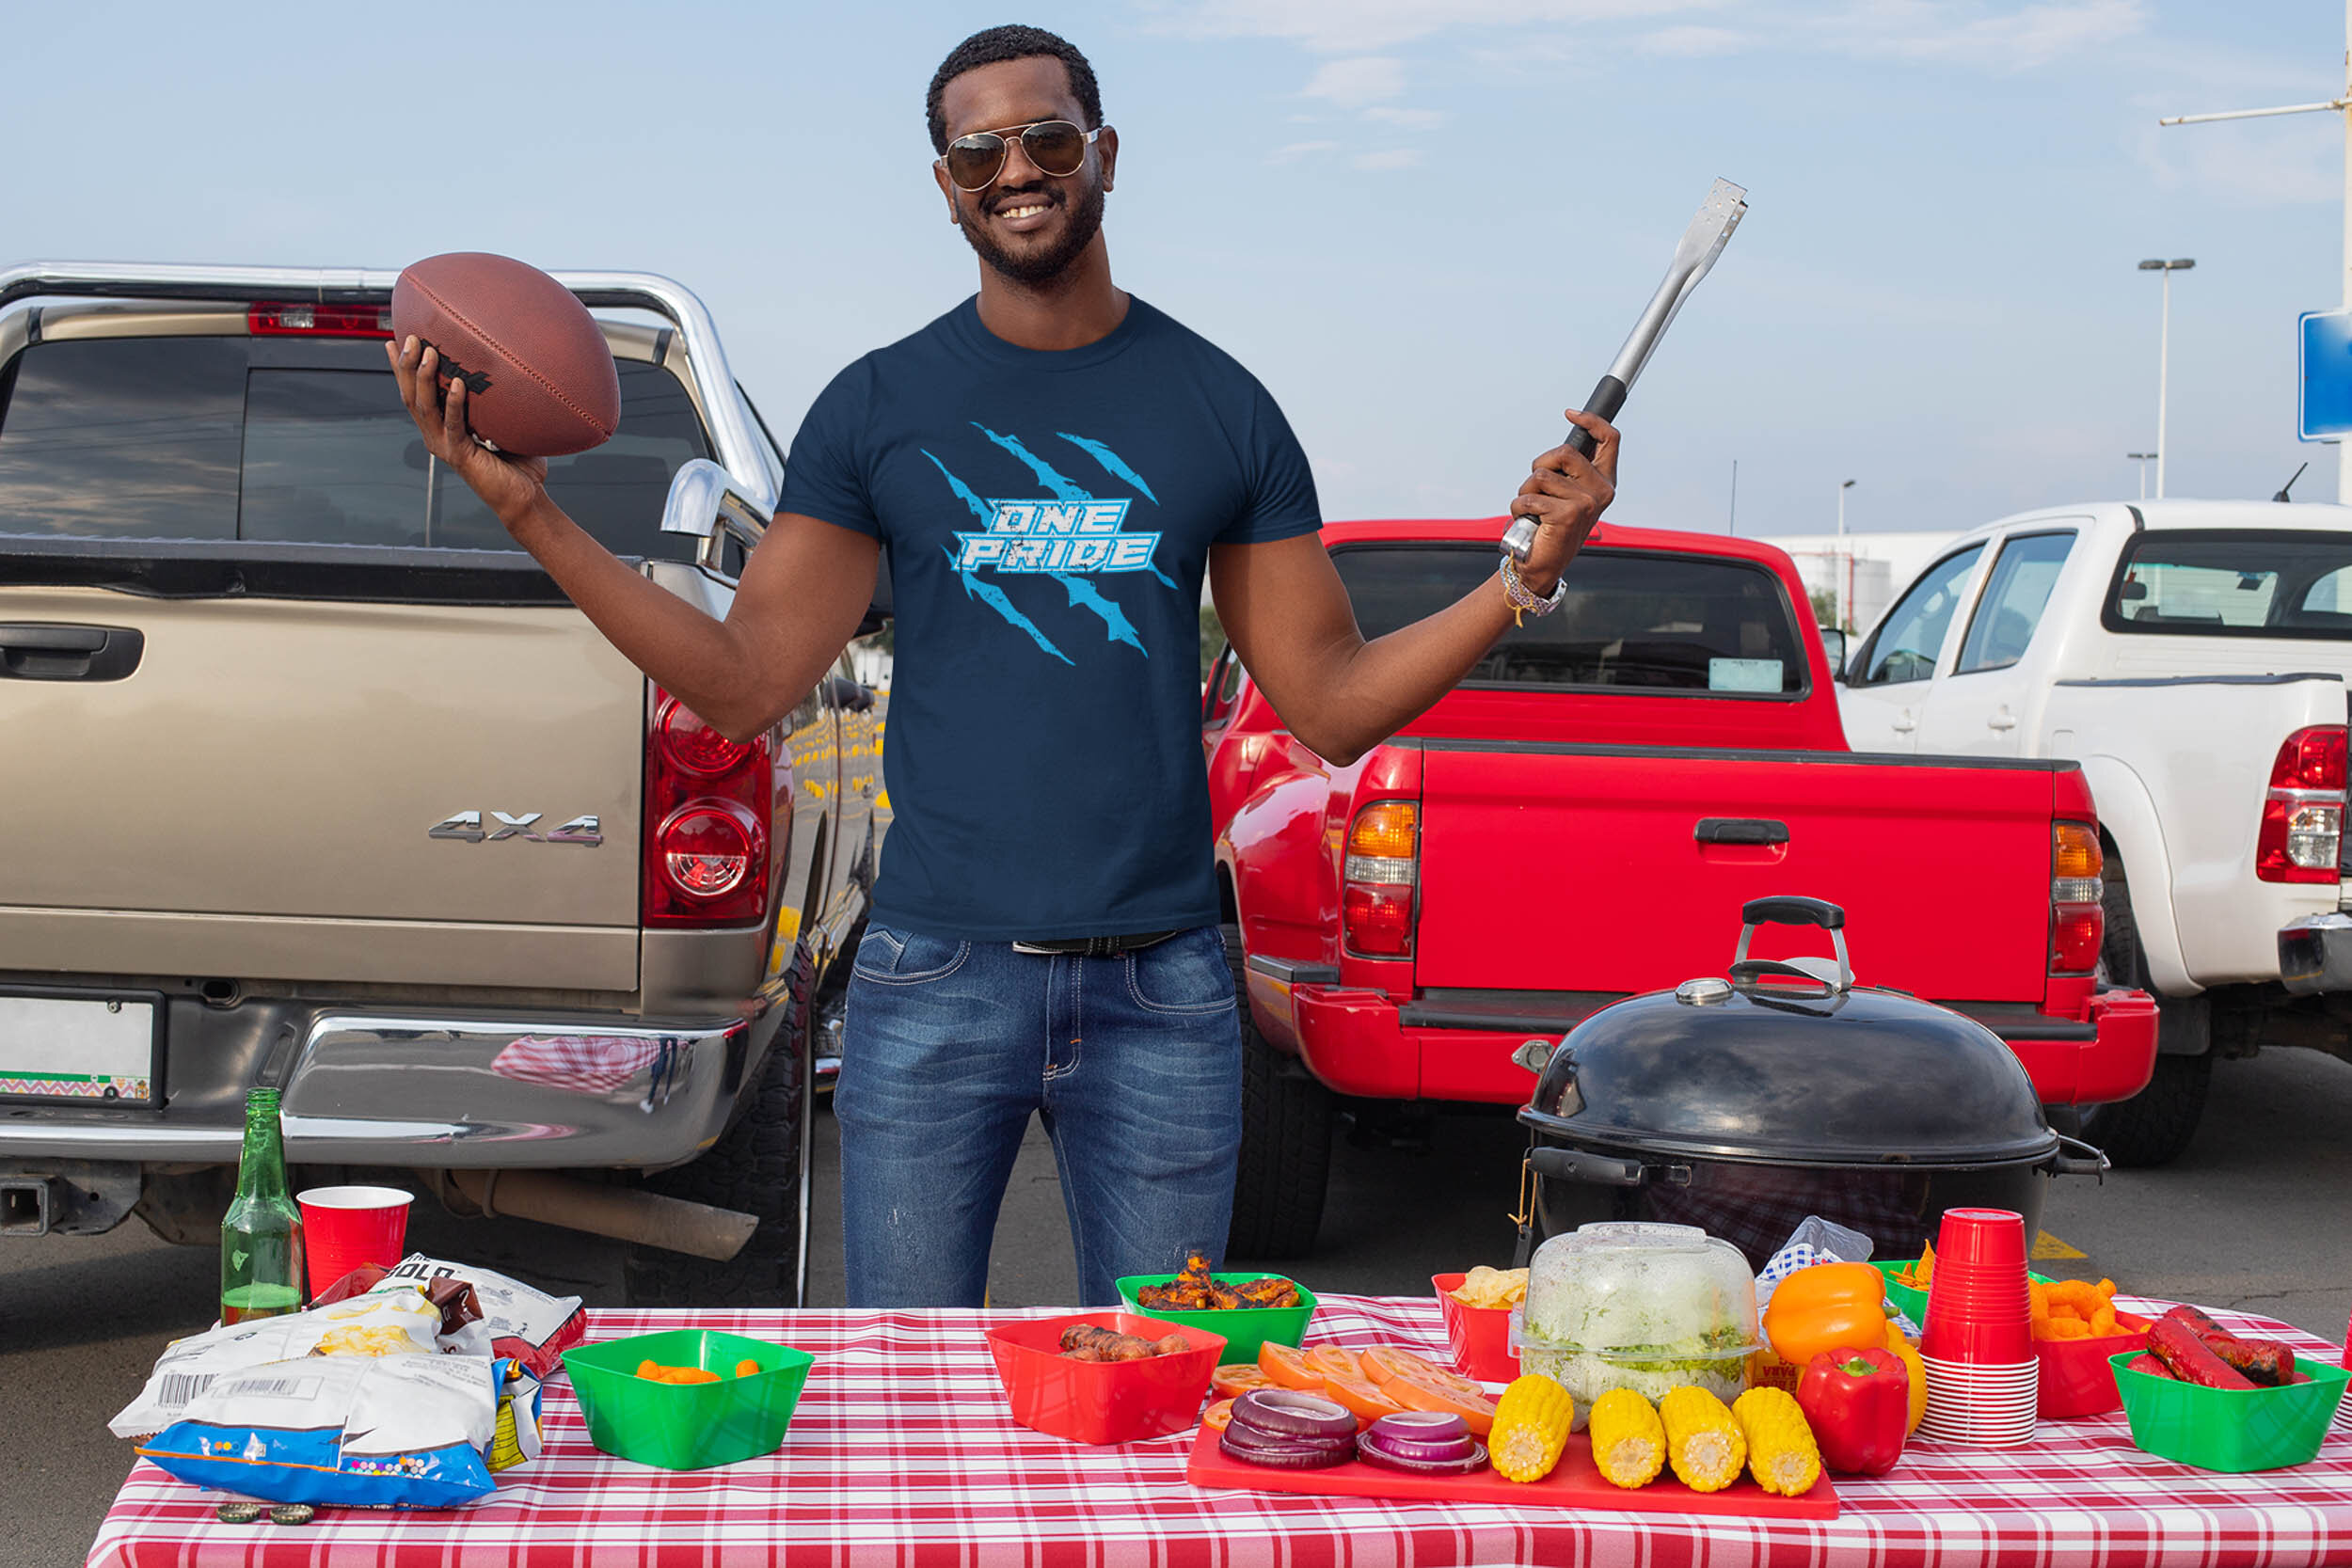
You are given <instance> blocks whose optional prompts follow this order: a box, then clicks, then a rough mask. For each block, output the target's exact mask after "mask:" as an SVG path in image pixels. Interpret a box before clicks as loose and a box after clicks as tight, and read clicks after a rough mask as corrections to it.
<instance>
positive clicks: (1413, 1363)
mask: <svg viewBox="0 0 2352 1568" xmlns="http://www.w3.org/2000/svg"><path fill="white" fill-rule="evenodd" d="M1357 1360H1358V1361H1359V1363H1360V1364H1361V1366H1362V1368H1363V1370H1362V1372H1361V1373H1360V1374H1359V1375H1361V1376H1364V1377H1368V1378H1370V1379H1372V1381H1373V1382H1375V1383H1377V1384H1381V1385H1383V1386H1386V1385H1387V1383H1388V1382H1389V1380H1390V1379H1391V1378H1399V1377H1418V1378H1422V1379H1424V1380H1426V1381H1428V1382H1432V1383H1445V1382H1448V1381H1453V1382H1456V1383H1460V1384H1462V1385H1463V1386H1464V1387H1465V1388H1466V1390H1467V1391H1468V1392H1470V1393H1473V1394H1478V1393H1484V1392H1485V1390H1484V1389H1482V1388H1480V1387H1479V1386H1478V1385H1476V1384H1474V1383H1471V1382H1470V1380H1469V1379H1468V1378H1456V1377H1454V1374H1453V1373H1452V1372H1450V1371H1448V1370H1446V1369H1444V1368H1443V1367H1440V1366H1438V1364H1437V1363H1436V1362H1435V1361H1432V1360H1430V1359H1429V1358H1428V1357H1427V1356H1425V1355H1416V1354H1414V1353H1413V1352H1411V1351H1408V1350H1406V1349H1404V1348H1402V1347H1400V1346H1397V1345H1375V1346H1373V1347H1372V1349H1370V1350H1368V1351H1365V1352H1363V1353H1362V1354H1359V1356H1358V1357H1357Z"/></svg>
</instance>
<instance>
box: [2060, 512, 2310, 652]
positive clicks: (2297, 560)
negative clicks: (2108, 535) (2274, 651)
mask: <svg viewBox="0 0 2352 1568" xmlns="http://www.w3.org/2000/svg"><path fill="white" fill-rule="evenodd" d="M2101 619H2102V621H2104V622H2105V624H2106V627H2107V629H2108V630H2109V631H2122V632H2161V633H2164V634H2166V635H2169V636H2173V637H2180V636H2188V637H2301V638H2321V639H2326V640H2328V641H2352V533H2318V532H2312V531H2306V530H2303V529H2168V530H2165V531H2161V532H2148V533H2140V534H2136V535H2134V536H2133V538H2132V542H2131V543H2130V545H2128V546H2125V548H2124V551H2123V559H2122V562H2120V563H2119V564H2118V565H2117V567H2116V573H2115V583H2114V585H2113V586H2112V587H2111V588H2109V589H2108V591H2107V602H2106V610H2105V611H2104V612H2103V614H2102V616H2101Z"/></svg>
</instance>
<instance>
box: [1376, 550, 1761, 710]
mask: <svg viewBox="0 0 2352 1568" xmlns="http://www.w3.org/2000/svg"><path fill="white" fill-rule="evenodd" d="M1331 559H1332V561H1333V562H1334V563H1335V564H1336V565H1337V566H1338V567H1339V572H1340V578H1341V580H1342V581H1343V582H1345V583H1346V584H1347V593H1348V597H1349V598H1351V599H1352V600H1354V601H1355V605H1356V624H1357V625H1358V626H1359V627H1360V628H1361V629H1362V631H1363V634H1364V635H1365V636H1366V637H1368V638H1371V637H1380V636H1383V635H1385V634H1387V633H1389V632H1391V631H1394V630H1396V629H1397V628H1398V627H1399V626H1405V625H1406V624H1407V623H1409V622H1413V621H1417V620H1419V619H1421V618H1422V616H1424V615H1428V614H1430V613H1432V612H1434V611H1436V610H1441V609H1443V608H1444V607H1445V606H1447V605H1449V604H1452V603H1453V602H1454V600H1456V599H1458V598H1460V597H1461V596H1462V595H1463V594H1467V593H1469V592H1470V590H1471V589H1473V588H1475V587H1477V586H1478V585H1479V584H1481V583H1486V582H1491V580H1492V579H1493V578H1494V575H1495V552H1494V549H1493V547H1492V546H1484V545H1459V546H1457V545H1438V546H1405V545H1347V546H1341V547H1339V548H1337V549H1335V550H1333V551H1332V552H1331ZM1495 592H1497V593H1498V594H1499V593H1501V592H1502V591H1501V590H1500V589H1496V590H1495ZM1805 673H1806V672H1805V654H1804V643H1803V642H1801V641H1799V640H1798V637H1797V632H1796V626H1795V623H1794V621H1793V619H1792V618H1791V616H1790V613H1789V608H1788V594H1785V593H1783V592H1782V590H1781V584H1780V579H1779V578H1776V577H1774V576H1773V575H1772V573H1771V572H1769V571H1767V570H1765V569H1764V568H1763V567H1761V566H1758V565H1756V564H1753V563H1751V562H1744V561H1734V560H1731V559H1728V558H1725V557H1720V556H1718V557H1708V556H1698V555H1681V554H1674V555H1649V554H1645V553H1643V552H1641V551H1636V550H1613V549H1588V550H1586V551H1584V552H1583V553H1582V554H1581V555H1579V556H1578V557H1577V558H1576V561H1575V563H1574V564H1572V565H1571V566H1570V567H1569V568H1568V592H1567V596H1566V598H1565V599H1564V600H1563V601H1562V603H1561V606H1560V608H1559V609H1558V610H1555V611H1553V612H1552V613H1551V614H1549V615H1546V616H1543V617H1540V618H1537V617H1534V616H1531V617H1529V618H1528V621H1527V624H1526V625H1524V626H1515V627H1513V628H1511V629H1510V630H1508V631H1506V632H1504V633H1503V634H1502V641H1499V642H1497V643H1496V644H1495V645H1494V647H1493V648H1492V649H1491V650H1490V651H1489V652H1488V653H1487V655H1486V657H1485V658H1483V659H1481V660H1480V661H1479V662H1478V664H1477V666H1476V667H1475V668H1473V669H1472V670H1471V671H1470V674H1469V676H1468V677H1467V678H1466V679H1465V681H1464V684H1465V685H1470V686H1510V687H1533V688H1544V689H1555V688H1556V689H1570V688H1589V687H1605V688H1640V689H1645V690H1649V691H1689V692H1699V693H1714V694H1717V695H1723V694H1748V695H1758V696H1774V697H1781V696H1795V695H1799V694H1801V693H1803V692H1804V689H1805Z"/></svg>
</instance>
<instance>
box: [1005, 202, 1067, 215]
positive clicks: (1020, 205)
mask: <svg viewBox="0 0 2352 1568" xmlns="http://www.w3.org/2000/svg"><path fill="white" fill-rule="evenodd" d="M1052 205H1053V203H1051V202H1049V201H1022V202H1015V203H1014V204H1012V205H1010V206H1007V207H999V208H997V209H996V215H997V216H998V217H1000V218H1033V217H1035V216H1037V215H1038V214H1040V213H1042V212H1043V211H1045V209H1046V208H1048V207H1050V206H1052Z"/></svg>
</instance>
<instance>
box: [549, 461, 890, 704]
mask: <svg viewBox="0 0 2352 1568" xmlns="http://www.w3.org/2000/svg"><path fill="white" fill-rule="evenodd" d="M508 528H509V531H511V532H512V533H513V534H514V535H515V539H516V543H518V544H520V545H521V546H523V548H525V549H527V550H529V551H530V552H531V553H532V556H533V557H534V558H536V559H537V561H538V562H539V564H541V565H542V566H545V567H546V568H547V569H548V576H549V577H551V578H554V579H555V580H556V582H557V584H558V585H559V586H560V587H562V588H563V590H564V593H565V594H569V595H570V597H571V601H572V603H574V604H575V605H578V606H579V607H580V613H582V614H584V615H586V616H587V617H588V619H589V620H590V621H591V622H592V623H594V624H595V626H596V629H597V630H598V631H600V632H602V633H603V634H604V635H605V638H606V640H607V641H610V642H611V643H612V645H613V646H614V647H615V648H618V649H619V650H620V651H621V653H622V655H623V657H626V658H628V661H629V662H630V663H631V664H634V665H636V666H637V668H639V669H640V670H643V671H644V673H646V674H648V675H650V676H652V677H653V679H654V680H655V681H657V682H659V683H660V685H661V687H662V688H663V689H665V690H667V691H669V692H670V693H671V694H672V695H674V696H675V697H676V698H677V699H678V700H679V701H680V702H682V703H684V704H685V705H687V706H688V707H690V708H691V709H693V710H694V712H695V713H696V714H697V715H699V716H700V717H701V719H702V720H703V721H704V722H705V723H707V724H708V725H710V727H711V728H713V729H715V730H717V731H718V732H719V733H720V734H722V735H723V736H727V737H728V738H729V739H731V740H746V739H749V738H750V737H751V736H755V735H757V734H758V733H759V732H760V731H762V730H764V729H766V728H767V727H768V726H769V725H771V724H772V723H774V722H775V721H777V720H778V719H780V718H782V717H783V716H784V715H785V714H786V713H787V712H789V711H790V710H791V708H792V705H794V704H795V703H797V702H799V701H800V700H801V698H802V697H803V696H805V695H806V694H807V692H808V689H809V688H811V687H813V686H815V685H816V684H817V682H818V679H819V677H821V676H822V675H823V674H824V673H825V671H826V669H827V668H828V667H829V666H830V665H832V663H833V661H834V659H835V658H837V657H840V653H841V648H842V645H843V644H844V643H846V642H848V641H849V640H850V636H851V634H853V633H854V632H855V631H856V630H857V624H858V622H859V621H860V620H861V619H863V618H864V616H865V614H866V606H867V605H868V604H870V603H871V602H872V601H873V595H874V568H875V563H876V562H878V561H879V560H880V558H881V554H882V551H881V547H880V546H878V545H877V544H876V543H875V542H874V541H873V540H872V539H871V538H869V537H867V536H866V535H865V534H863V533H854V532H851V531H850V530H848V529H844V528H835V527H834V526H833V525H832V524H831V523H824V522H819V521H818V520H817V519H816V518H814V517H803V516H801V515H797V514H794V513H786V514H783V515H780V516H778V517H777V518H776V520H775V521H774V522H773V523H772V524H771V525H770V526H769V529H768V532H767V536H766V537H765V538H763V539H762V540H761V541H760V542H759V545H758V547H757V548H755V549H754V550H753V551H752V556H751V560H750V561H748V562H745V564H744V567H743V578H742V581H741V583H740V584H739V586H738V588H737V590H736V594H735V604H734V606H733V608H731V609H730V610H728V611H727V618H726V619H725V620H724V621H717V620H713V619H712V618H711V617H710V616H708V615H707V614H705V613H704V612H703V611H702V610H698V609H696V608H695V607H694V606H693V605H691V604H689V603H687V602H686V601H685V600H684V599H681V598H679V597H678V596H677V595H676V594H672V593H670V592H669V591H668V590H667V589H665V588H662V587H661V586H660V585H659V584H658V583H656V582H654V581H653V580H652V579H651V578H646V577H644V576H642V575H641V574H639V573H638V572H636V571H635V570H633V569H632V568H630V567H629V566H628V564H626V563H625V562H622V561H621V560H620V559H619V558H618V557H616V556H614V555H613V554H612V551H610V550H608V549H606V548H605V547H604V546H602V545H599V544H598V543H596V540H594V539H592V538H590V537H589V536H588V534H587V533H586V532H585V531H582V530H581V529H580V525H578V524H577V523H575V522H573V521H572V520H571V519H570V518H569V517H567V516H565V515H564V512H563V509H562V508H560V507H558V506H557V505H556V504H555V503H554V502H553V501H552V500H549V499H547V497H546V495H545V493H544V492H542V493H541V495H540V497H539V499H538V500H537V502H536V503H534V504H533V505H532V508H531V509H530V511H529V512H528V513H526V514H525V515H523V516H522V517H520V518H519V519H517V520H516V522H514V523H511V524H509V525H508Z"/></svg>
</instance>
